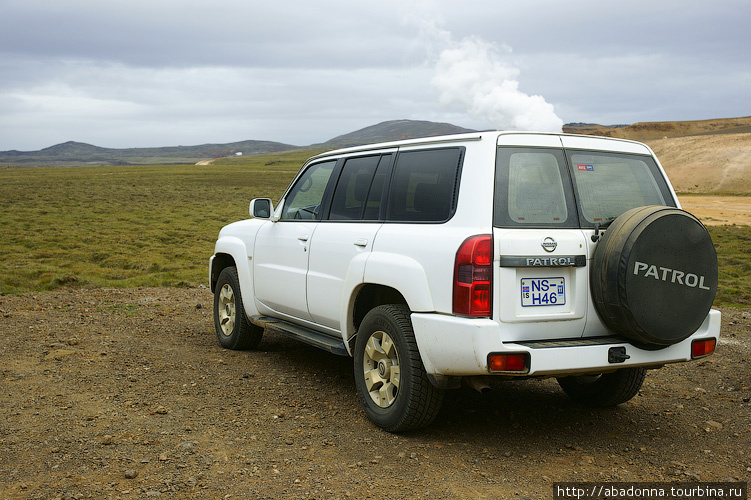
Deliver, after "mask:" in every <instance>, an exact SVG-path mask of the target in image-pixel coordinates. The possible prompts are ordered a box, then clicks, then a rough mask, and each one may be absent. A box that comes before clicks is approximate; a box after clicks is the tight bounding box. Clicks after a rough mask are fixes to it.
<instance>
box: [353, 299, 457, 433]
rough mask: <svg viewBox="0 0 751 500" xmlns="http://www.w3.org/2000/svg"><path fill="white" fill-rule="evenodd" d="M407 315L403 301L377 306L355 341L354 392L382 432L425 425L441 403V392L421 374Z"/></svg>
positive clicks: (411, 428)
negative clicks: (397, 303)
mask: <svg viewBox="0 0 751 500" xmlns="http://www.w3.org/2000/svg"><path fill="white" fill-rule="evenodd" d="M409 315H410V311H409V309H408V308H407V307H406V306H404V305H383V306H378V307H376V308H374V309H372V310H371V311H370V312H368V314H367V315H366V316H365V318H364V319H363V321H362V324H361V325H360V328H359V329H358V331H357V341H356V342H355V353H354V355H355V356H354V357H355V361H354V365H355V385H356V387H357V394H358V396H359V398H360V402H361V403H362V405H363V408H364V409H365V414H366V415H367V416H368V418H369V419H370V420H371V421H373V423H375V424H376V425H377V426H379V427H380V428H382V429H383V430H385V431H388V432H403V431H408V430H414V429H419V428H422V427H425V426H427V425H429V424H431V423H432V422H433V420H435V418H436V416H437V415H438V412H439V410H440V409H441V403H442V402H443V391H442V390H441V389H438V388H436V387H434V386H433V385H432V384H431V383H430V381H429V380H428V376H427V374H426V373H425V368H424V367H423V364H422V359H421V358H420V353H419V351H418V349H417V343H416V342H415V336H414V331H413V329H412V322H411V320H410V318H409ZM394 367H398V368H397V370H398V371H395V370H394Z"/></svg>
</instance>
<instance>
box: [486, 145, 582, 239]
mask: <svg viewBox="0 0 751 500" xmlns="http://www.w3.org/2000/svg"><path fill="white" fill-rule="evenodd" d="M493 221H494V224H495V225H496V226H500V227H519V226H525V227H577V226H578V221H577V218H576V209H575V207H574V201H573V197H572V196H571V180H570V178H569V173H568V170H567V168H566V160H565V157H564V155H563V151H561V150H560V149H533V148H500V149H499V150H498V157H497V162H496V176H495V200H494V211H493Z"/></svg>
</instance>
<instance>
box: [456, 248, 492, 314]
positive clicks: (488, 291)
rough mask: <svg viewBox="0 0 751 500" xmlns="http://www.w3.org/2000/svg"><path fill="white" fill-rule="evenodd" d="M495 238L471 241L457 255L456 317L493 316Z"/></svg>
mask: <svg viewBox="0 0 751 500" xmlns="http://www.w3.org/2000/svg"><path fill="white" fill-rule="evenodd" d="M492 264H493V239H492V237H491V236H490V235H489V234H483V235H479V236H472V237H470V238H467V239H466V240H465V241H464V243H462V245H461V246H460V247H459V250H458V251H457V252H456V263H455V264H454V293H453V297H454V314H461V315H464V316H476V317H490V316H492V305H493V293H492V292H493V266H492Z"/></svg>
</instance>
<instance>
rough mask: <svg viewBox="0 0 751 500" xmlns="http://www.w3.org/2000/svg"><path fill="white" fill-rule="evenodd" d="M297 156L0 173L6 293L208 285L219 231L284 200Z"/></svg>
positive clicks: (1, 267)
mask: <svg viewBox="0 0 751 500" xmlns="http://www.w3.org/2000/svg"><path fill="white" fill-rule="evenodd" d="M315 153H316V152H315V151H302V150H300V151H293V152H287V153H273V154H266V155H261V156H247V157H242V158H237V159H235V158H231V159H227V160H222V161H219V162H217V163H216V164H213V165H202V166H194V165H178V166H164V165H160V166H115V167H102V166H99V167H72V168H64V167H49V168H48V167H38V168H29V167H25V168H18V167H8V168H0V227H2V231H0V249H2V250H0V251H1V252H2V259H1V260H0V293H17V292H22V291H33V290H50V289H55V288H59V287H115V288H120V287H137V286H180V285H187V284H191V285H196V284H199V283H205V282H206V281H207V279H208V275H207V273H208V271H207V263H208V258H209V256H211V254H212V252H213V248H214V242H215V241H216V237H217V234H218V232H219V229H220V228H221V227H222V226H224V225H225V224H227V223H229V222H232V221H236V220H241V219H244V218H247V215H248V212H247V210H248V202H249V201H250V200H251V199H252V198H254V197H261V196H270V197H271V198H272V199H278V198H279V197H280V196H281V194H282V192H283V190H284V188H285V187H286V186H287V184H288V183H289V181H290V180H291V179H292V177H293V176H294V175H295V173H297V171H298V170H299V168H300V166H301V165H302V163H303V162H304V161H305V159H306V158H307V157H309V156H311V155H312V154H315Z"/></svg>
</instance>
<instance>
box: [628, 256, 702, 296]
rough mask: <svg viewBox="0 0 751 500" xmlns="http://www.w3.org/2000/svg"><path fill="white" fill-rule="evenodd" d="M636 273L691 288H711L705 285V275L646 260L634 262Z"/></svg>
mask: <svg viewBox="0 0 751 500" xmlns="http://www.w3.org/2000/svg"><path fill="white" fill-rule="evenodd" d="M634 274H635V275H636V276H644V277H645V278H648V277H649V278H654V279H656V280H658V281H665V282H669V283H675V284H678V285H683V286H687V287H689V288H699V289H701V290H709V289H710V288H709V287H708V286H705V285H704V276H698V275H696V274H693V273H685V272H683V271H679V270H677V269H670V268H667V267H658V266H656V265H654V264H647V263H644V262H638V261H637V262H634Z"/></svg>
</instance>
